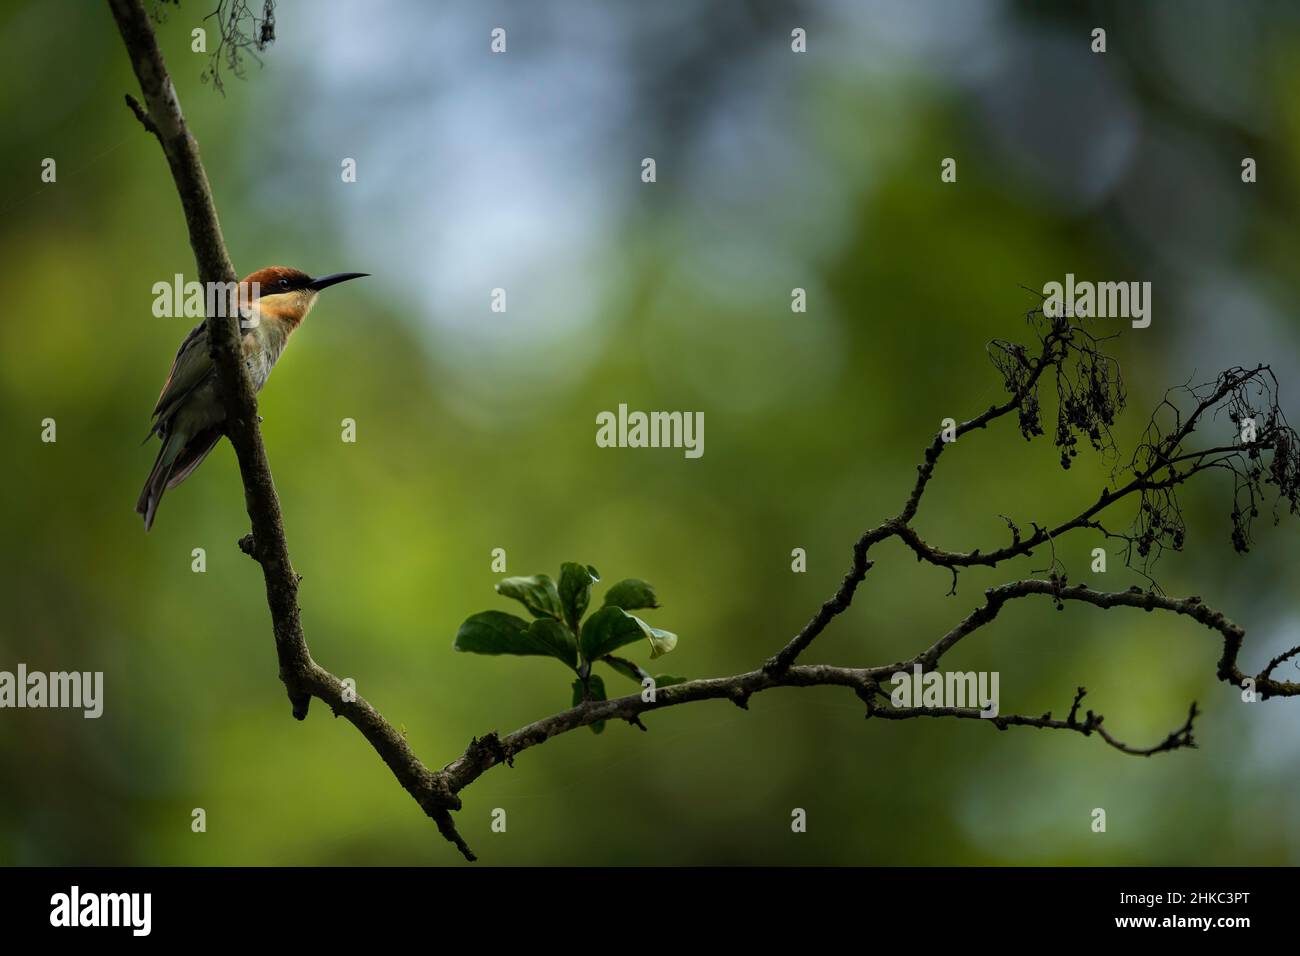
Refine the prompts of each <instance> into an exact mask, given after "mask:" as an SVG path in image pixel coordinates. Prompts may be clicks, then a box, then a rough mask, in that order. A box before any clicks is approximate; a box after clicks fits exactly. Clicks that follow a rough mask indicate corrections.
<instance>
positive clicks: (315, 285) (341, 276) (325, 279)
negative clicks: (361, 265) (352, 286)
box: [307, 272, 370, 292]
mask: <svg viewBox="0 0 1300 956" xmlns="http://www.w3.org/2000/svg"><path fill="white" fill-rule="evenodd" d="M368 275H370V273H369V272H335V273H334V274H333V275H328V276H321V277H320V278H319V279H312V280H311V282H310V283H309V284H308V286H307V288H309V289H311V290H312V291H313V292H319V291H320V290H321V289H328V288H329V287H330V286H332V285H338V284H339V283H340V282H347V281H348V280H349V279H364V278H365V277H366V276H368Z"/></svg>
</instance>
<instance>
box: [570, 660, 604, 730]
mask: <svg viewBox="0 0 1300 956" xmlns="http://www.w3.org/2000/svg"><path fill="white" fill-rule="evenodd" d="M607 699H608V698H607V697H605V682H604V681H603V680H601V677H600V675H599V674H588V675H587V688H586V693H585V694H584V693H583V687H582V678H581V677H579V678H577V679H576V680H574V682H573V706H574V707H577V706H578V705H579V704H581V703H582V702H583V701H584V700H607ZM604 729H605V722H604V721H603V720H598V721H596V722H595V723H594V724H591V732H592V733H594V734H599V733H601V732H603V731H604Z"/></svg>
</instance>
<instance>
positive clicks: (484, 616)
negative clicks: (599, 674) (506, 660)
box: [454, 611, 578, 667]
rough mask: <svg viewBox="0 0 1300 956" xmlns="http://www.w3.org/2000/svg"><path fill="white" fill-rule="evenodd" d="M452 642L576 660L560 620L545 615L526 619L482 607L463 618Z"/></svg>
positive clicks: (477, 650)
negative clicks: (475, 612)
mask: <svg viewBox="0 0 1300 956" xmlns="http://www.w3.org/2000/svg"><path fill="white" fill-rule="evenodd" d="M454 646H455V648H456V650H458V651H469V652H470V653H473V654H523V655H529V654H532V655H540V656H545V657H555V658H558V659H559V660H562V661H564V663H565V664H567V665H569V666H570V667H576V666H577V663H578V645H577V641H575V640H574V638H573V635H572V634H571V633H569V629H568V628H566V627H565V626H564V625H563V624H561V623H560V622H558V621H552V620H550V619H549V618H548V619H543V620H538V621H532V622H529V621H525V620H524V619H523V618H522V617H515V615H513V614H507V613H506V612H505V611H483V612H482V613H480V614H475V615H474V616H473V617H470V618H468V619H466V621H465V623H464V624H462V625H461V626H460V629H459V630H458V631H457V632H456V643H455V645H454Z"/></svg>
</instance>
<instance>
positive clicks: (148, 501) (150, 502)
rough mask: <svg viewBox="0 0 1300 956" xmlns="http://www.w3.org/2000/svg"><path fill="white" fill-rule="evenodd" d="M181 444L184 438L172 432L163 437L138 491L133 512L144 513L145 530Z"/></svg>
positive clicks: (148, 526)
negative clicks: (150, 467)
mask: <svg viewBox="0 0 1300 956" xmlns="http://www.w3.org/2000/svg"><path fill="white" fill-rule="evenodd" d="M183 446H184V439H183V438H182V437H181V436H180V435H177V434H175V433H172V434H170V435H167V436H166V437H164V438H163V443H162V447H161V448H159V449H158V457H157V458H155V459H154V463H153V468H152V469H150V471H149V477H148V478H146V479H145V482H144V488H143V489H142V490H141V492H140V498H139V500H138V501H136V503H135V513H136V514H138V515H144V530H145V531H148V530H149V529H150V528H152V527H153V516H154V515H155V514H156V513H157V511H158V503H159V502H160V501H162V496H163V492H164V491H166V490H167V480H168V479H169V478H171V475H172V467H173V466H174V465H175V464H176V459H177V457H178V456H179V455H180V452H181V448H182V447H183Z"/></svg>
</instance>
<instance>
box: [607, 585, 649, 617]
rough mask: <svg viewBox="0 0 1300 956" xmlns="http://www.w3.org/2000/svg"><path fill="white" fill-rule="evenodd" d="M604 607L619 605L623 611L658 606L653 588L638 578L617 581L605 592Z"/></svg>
mask: <svg viewBox="0 0 1300 956" xmlns="http://www.w3.org/2000/svg"><path fill="white" fill-rule="evenodd" d="M603 606H604V607H621V608H622V609H623V610H625V611H639V610H640V609H641V608H645V607H658V606H659V598H658V597H656V596H655V589H654V588H653V587H651V586H650V585H649V584H647V583H646V582H645V581H642V580H641V579H640V578H627V579H626V580H624V581H619V582H618V584H615V585H614V586H613V587H611V588H610V589H609V590H608V591H606V592H605V603H604V605H603Z"/></svg>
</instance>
